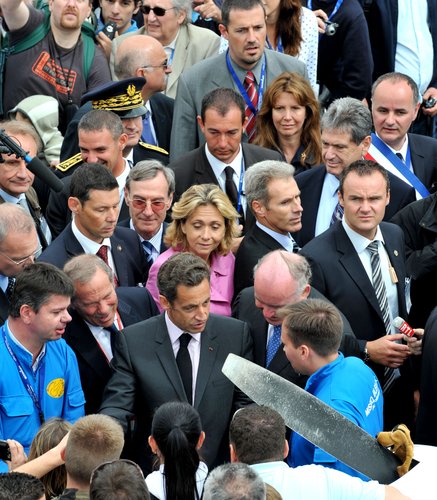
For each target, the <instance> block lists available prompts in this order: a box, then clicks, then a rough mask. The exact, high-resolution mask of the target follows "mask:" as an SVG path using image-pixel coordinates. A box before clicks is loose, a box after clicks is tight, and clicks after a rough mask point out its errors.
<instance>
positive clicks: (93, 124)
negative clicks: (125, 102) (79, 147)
mask: <svg viewBox="0 0 437 500" xmlns="http://www.w3.org/2000/svg"><path fill="white" fill-rule="evenodd" d="M80 130H83V131H85V132H99V131H101V130H109V132H110V133H111V136H112V138H113V139H114V140H118V139H119V138H120V136H121V134H122V133H123V123H122V121H121V118H120V117H119V116H118V115H117V114H116V113H114V112H112V111H109V110H107V109H92V110H91V111H88V113H85V114H84V115H83V116H82V118H81V119H80V121H79V123H78V125H77V131H78V132H79V131H80Z"/></svg>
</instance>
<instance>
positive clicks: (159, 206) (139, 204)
mask: <svg viewBox="0 0 437 500" xmlns="http://www.w3.org/2000/svg"><path fill="white" fill-rule="evenodd" d="M129 202H130V203H132V206H133V207H134V208H136V209H137V210H144V209H145V208H146V207H147V205H148V204H149V203H150V207H151V208H152V210H153V212H155V213H157V212H160V211H161V210H163V209H164V208H165V201H151V200H143V199H141V198H129Z"/></svg>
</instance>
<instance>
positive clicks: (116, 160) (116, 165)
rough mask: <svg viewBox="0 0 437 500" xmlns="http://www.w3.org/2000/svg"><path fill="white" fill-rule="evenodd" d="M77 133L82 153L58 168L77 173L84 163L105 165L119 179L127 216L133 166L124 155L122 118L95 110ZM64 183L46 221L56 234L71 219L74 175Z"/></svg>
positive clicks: (122, 208) (122, 212)
mask: <svg viewBox="0 0 437 500" xmlns="http://www.w3.org/2000/svg"><path fill="white" fill-rule="evenodd" d="M78 136H79V146H80V149H81V153H78V154H77V155H76V156H74V157H73V158H71V159H70V160H71V161H70V160H69V161H67V162H63V163H62V164H61V163H60V164H59V165H58V167H57V168H63V169H66V170H70V169H71V171H72V172H74V171H75V170H76V168H79V167H80V166H81V165H82V164H83V163H84V162H88V163H99V164H100V165H104V166H105V167H106V168H107V169H108V170H109V171H110V172H112V174H113V175H114V177H115V178H116V180H117V183H118V190H119V201H120V219H124V218H125V217H127V216H128V214H129V210H128V208H127V206H126V204H125V203H124V196H123V193H124V185H125V182H126V177H127V176H128V173H129V169H130V166H129V164H128V163H127V161H126V159H125V158H124V157H123V150H124V148H125V146H126V143H127V142H128V135H127V134H126V133H125V132H124V130H123V124H122V121H121V119H120V117H119V116H117V115H116V114H115V113H113V112H112V111H108V110H103V109H93V110H91V111H89V112H88V113H86V114H85V115H84V116H83V117H82V118H81V119H80V122H79V125H78ZM62 182H63V184H64V187H63V189H62V191H61V192H59V193H54V192H52V193H51V194H50V198H49V203H48V206H47V221H48V223H49V225H50V228H51V230H52V234H53V237H56V236H58V235H59V234H60V233H61V231H63V229H64V228H65V226H66V225H67V224H68V223H69V222H70V220H71V212H70V210H68V203H67V200H68V197H69V196H70V182H71V175H68V176H67V177H65V178H64V179H62Z"/></svg>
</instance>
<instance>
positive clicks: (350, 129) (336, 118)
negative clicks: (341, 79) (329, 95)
mask: <svg viewBox="0 0 437 500" xmlns="http://www.w3.org/2000/svg"><path fill="white" fill-rule="evenodd" d="M321 129H322V132H323V130H325V129H326V130H337V131H339V132H344V133H347V134H350V136H351V140H352V141H353V142H354V143H355V144H360V142H362V141H363V139H364V138H365V137H367V136H368V135H370V134H371V132H372V115H371V113H370V110H369V108H368V107H367V106H366V105H365V104H363V103H362V102H361V101H359V100H358V99H354V98H353V97H342V98H341V99H336V100H335V101H334V102H332V103H331V105H330V106H329V108H328V109H327V110H326V112H325V114H324V115H323V116H322V120H321Z"/></svg>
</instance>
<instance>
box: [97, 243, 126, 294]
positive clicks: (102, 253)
mask: <svg viewBox="0 0 437 500" xmlns="http://www.w3.org/2000/svg"><path fill="white" fill-rule="evenodd" d="M96 255H97V257H100V258H101V259H102V260H103V262H104V263H105V264H106V265H107V266H108V267H111V266H110V265H109V262H108V247H107V246H106V245H102V246H101V247H100V248H99V249H98V251H97V253H96ZM113 274H114V286H116V287H117V286H120V283H119V282H118V279H117V276H116V275H115V273H114V272H113Z"/></svg>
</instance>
